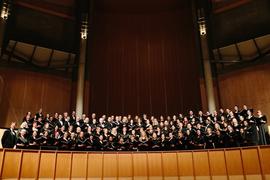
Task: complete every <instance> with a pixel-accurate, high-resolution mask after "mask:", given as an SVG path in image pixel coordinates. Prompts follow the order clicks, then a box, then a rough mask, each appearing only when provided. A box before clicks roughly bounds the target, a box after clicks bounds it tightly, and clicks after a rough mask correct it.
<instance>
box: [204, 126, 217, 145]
mask: <svg viewBox="0 0 270 180" xmlns="http://www.w3.org/2000/svg"><path fill="white" fill-rule="evenodd" d="M213 148H215V143H214V135H213V132H212V129H211V128H207V130H206V135H205V136H204V149H213Z"/></svg>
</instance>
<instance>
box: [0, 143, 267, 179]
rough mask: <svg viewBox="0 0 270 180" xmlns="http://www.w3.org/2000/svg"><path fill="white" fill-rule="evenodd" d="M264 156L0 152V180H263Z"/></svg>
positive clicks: (261, 151) (262, 151)
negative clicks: (0, 170)
mask: <svg viewBox="0 0 270 180" xmlns="http://www.w3.org/2000/svg"><path fill="white" fill-rule="evenodd" d="M269 154H270V146H269V147H261V148H254V147H252V148H244V149H240V148H239V149H227V150H225V151H223V150H213V151H209V152H208V151H194V152H163V153H160V152H156V153H154V152H151V153H143V152H140V153H119V154H118V153H105V154H98V153H91V154H88V153H85V152H72V153H71V152H49V151H44V152H41V153H39V152H38V151H29V150H28V151H27V150H26V151H17V150H6V151H5V153H3V151H1V150H0V155H4V156H3V157H4V159H3V166H2V168H1V169H2V173H1V177H0V179H3V180H4V179H9V180H12V179H23V180H32V179H36V178H38V179H42V180H49V179H59V180H60V179H61V180H65V179H74V180H84V179H91V180H98V179H107V180H112V179H120V180H131V179H136V180H143V179H145V180H146V179H153V180H159V179H165V180H177V179H178V180H179V179H181V180H193V179H196V180H204V179H205V180H206V179H211V180H225V179H226V180H262V179H264V180H267V179H269V177H270V168H269V167H270V165H269V162H270V155H269ZM208 155H209V156H208ZM0 160H1V156H0ZM71 163H72V165H71ZM209 163H210V164H209ZM193 165H194V166H193ZM133 175H134V176H133Z"/></svg>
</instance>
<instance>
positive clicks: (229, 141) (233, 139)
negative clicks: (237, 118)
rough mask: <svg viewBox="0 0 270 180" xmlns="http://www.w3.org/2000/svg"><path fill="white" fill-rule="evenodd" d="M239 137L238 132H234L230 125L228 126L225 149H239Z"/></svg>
mask: <svg viewBox="0 0 270 180" xmlns="http://www.w3.org/2000/svg"><path fill="white" fill-rule="evenodd" d="M239 146H240V137H239V132H238V131H235V130H234V129H233V127H232V126H231V125H229V126H228V130H227V133H226V147H239Z"/></svg>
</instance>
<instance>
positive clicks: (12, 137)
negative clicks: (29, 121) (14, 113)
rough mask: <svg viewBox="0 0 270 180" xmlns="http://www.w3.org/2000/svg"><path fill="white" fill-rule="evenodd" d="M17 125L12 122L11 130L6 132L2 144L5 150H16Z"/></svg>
mask: <svg viewBox="0 0 270 180" xmlns="http://www.w3.org/2000/svg"><path fill="white" fill-rule="evenodd" d="M15 126H16V123H15V122H12V123H11V124H10V128H9V129H7V130H5V132H4V134H3V136H2V139H1V142H2V146H3V148H14V147H15V145H16V142H17V137H16V132H15Z"/></svg>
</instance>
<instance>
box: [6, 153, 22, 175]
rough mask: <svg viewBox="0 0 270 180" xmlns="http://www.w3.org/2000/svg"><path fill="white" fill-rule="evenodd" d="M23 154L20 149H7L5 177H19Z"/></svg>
mask: <svg viewBox="0 0 270 180" xmlns="http://www.w3.org/2000/svg"><path fill="white" fill-rule="evenodd" d="M21 155H22V153H21V152H20V151H5V157H4V161H3V163H4V164H3V169H2V178H3V179H9V178H11V179H12V178H17V177H19V171H20V166H21V163H20V161H21Z"/></svg>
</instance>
